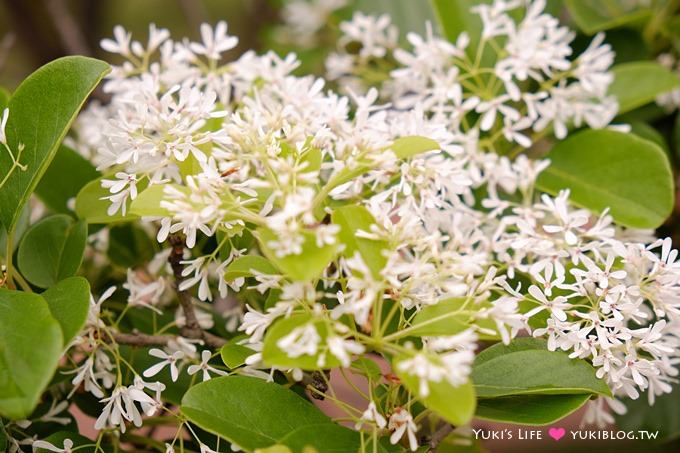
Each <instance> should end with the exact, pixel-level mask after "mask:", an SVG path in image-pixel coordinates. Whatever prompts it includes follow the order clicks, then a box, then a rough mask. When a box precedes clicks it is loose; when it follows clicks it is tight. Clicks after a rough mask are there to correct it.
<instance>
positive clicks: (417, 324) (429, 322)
mask: <svg viewBox="0 0 680 453" xmlns="http://www.w3.org/2000/svg"><path fill="white" fill-rule="evenodd" d="M465 300H466V299H465V298H458V297H456V298H451V299H444V300H442V301H440V302H438V303H436V304H435V305H426V306H425V307H423V309H422V310H420V311H419V312H418V313H417V314H416V315H415V317H414V318H413V320H412V321H411V326H410V327H409V328H408V332H409V335H411V336H425V335H427V336H440V335H456V334H458V333H460V332H462V331H464V330H465V329H467V328H468V327H470V326H469V325H468V324H467V319H468V317H469V316H468V315H465V314H461V313H460V308H461V306H462V305H463V303H464V302H465Z"/></svg>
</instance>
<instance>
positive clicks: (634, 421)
mask: <svg viewBox="0 0 680 453" xmlns="http://www.w3.org/2000/svg"><path fill="white" fill-rule="evenodd" d="M625 404H626V408H627V409H628V411H627V412H626V413H625V414H623V415H618V414H614V417H615V418H616V426H618V428H619V429H621V430H626V431H628V430H631V431H633V430H634V431H637V430H647V431H650V432H654V431H659V437H658V440H661V441H669V440H672V439H678V438H680V411H678V407H680V386H678V385H677V384H676V385H675V386H674V388H673V391H672V392H671V393H666V394H663V395H661V396H657V397H656V398H655V401H654V405H653V406H650V405H649V401H647V395H641V396H640V397H639V398H638V399H636V400H625Z"/></svg>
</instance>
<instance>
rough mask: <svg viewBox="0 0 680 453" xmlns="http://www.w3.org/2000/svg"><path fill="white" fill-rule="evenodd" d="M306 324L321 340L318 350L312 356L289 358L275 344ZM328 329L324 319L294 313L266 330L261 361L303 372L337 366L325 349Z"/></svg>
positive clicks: (332, 356) (333, 357)
mask: <svg viewBox="0 0 680 453" xmlns="http://www.w3.org/2000/svg"><path fill="white" fill-rule="evenodd" d="M307 324H313V325H314V327H315V328H316V333H317V334H318V335H319V337H320V338H321V339H320V341H319V350H318V351H317V353H316V354H314V355H307V354H305V355H301V356H299V357H290V356H289V355H288V354H287V351H286V350H284V349H281V348H280V347H279V345H278V344H277V342H278V341H279V340H280V339H281V338H283V337H285V336H286V335H288V334H290V333H291V332H292V331H293V330H294V329H296V328H299V327H301V326H304V325H307ZM329 329H330V327H329V326H328V324H327V323H326V321H325V320H324V319H321V318H316V317H313V316H312V315H310V314H308V313H294V314H292V315H291V316H290V317H288V318H282V319H279V320H278V321H276V322H275V323H274V324H273V325H272V326H271V327H270V328H269V329H268V330H267V334H266V335H265V337H264V345H263V346H262V361H263V362H264V363H266V364H267V365H270V366H277V367H280V368H300V369H303V370H320V369H324V368H333V367H336V366H339V365H340V361H339V360H338V358H337V357H335V356H334V355H332V354H331V353H330V352H329V351H327V350H326V349H325V348H326V346H325V345H326V338H327V337H328V331H329ZM322 348H323V349H322ZM321 354H324V359H323V360H322V361H321V365H319V363H320V362H319V357H320V356H321Z"/></svg>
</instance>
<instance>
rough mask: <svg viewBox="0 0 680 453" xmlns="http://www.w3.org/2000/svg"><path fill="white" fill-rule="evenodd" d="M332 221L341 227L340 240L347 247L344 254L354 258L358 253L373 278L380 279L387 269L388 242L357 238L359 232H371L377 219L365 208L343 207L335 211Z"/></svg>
mask: <svg viewBox="0 0 680 453" xmlns="http://www.w3.org/2000/svg"><path fill="white" fill-rule="evenodd" d="M331 221H332V222H333V223H334V224H336V225H338V226H340V233H339V236H338V237H339V239H340V241H341V242H342V243H343V244H344V245H345V250H343V254H344V255H345V256H347V257H352V256H354V254H355V253H356V252H357V251H358V252H359V254H360V255H361V258H362V259H363V260H364V262H365V263H366V265H367V266H368V268H369V269H370V270H371V273H372V274H373V278H375V279H379V278H381V277H380V272H381V271H382V270H383V268H384V267H385V263H386V262H387V257H386V256H385V251H386V250H387V246H388V244H387V241H376V240H372V239H366V238H363V237H359V236H357V232H358V231H359V230H361V231H365V232H370V231H371V225H374V224H375V219H374V218H373V216H372V215H371V213H370V212H369V211H368V209H366V208H365V207H363V206H353V205H349V206H343V207H341V208H338V209H336V210H335V211H333V214H332V215H331Z"/></svg>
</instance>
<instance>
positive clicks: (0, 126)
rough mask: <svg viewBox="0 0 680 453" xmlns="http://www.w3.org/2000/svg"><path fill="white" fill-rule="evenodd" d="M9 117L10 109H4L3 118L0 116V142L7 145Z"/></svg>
mask: <svg viewBox="0 0 680 453" xmlns="http://www.w3.org/2000/svg"><path fill="white" fill-rule="evenodd" d="M8 118H9V109H8V108H5V109H4V110H3V111H2V118H0V143H2V144H3V145H7V135H6V134H5V127H6V126H7V119H8Z"/></svg>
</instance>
